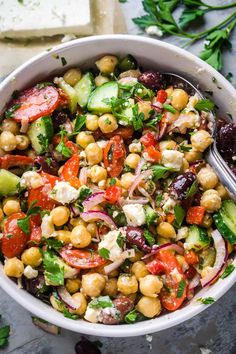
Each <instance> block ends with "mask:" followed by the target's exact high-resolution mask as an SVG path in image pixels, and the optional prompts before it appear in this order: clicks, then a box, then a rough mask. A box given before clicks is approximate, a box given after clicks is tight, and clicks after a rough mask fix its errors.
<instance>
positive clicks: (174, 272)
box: [170, 268, 183, 282]
mask: <svg viewBox="0 0 236 354" xmlns="http://www.w3.org/2000/svg"><path fill="white" fill-rule="evenodd" d="M170 275H171V276H172V277H173V279H174V281H176V282H180V281H181V280H182V278H183V275H182V274H180V273H179V271H178V269H177V268H174V269H173V270H172V271H171V272H170Z"/></svg>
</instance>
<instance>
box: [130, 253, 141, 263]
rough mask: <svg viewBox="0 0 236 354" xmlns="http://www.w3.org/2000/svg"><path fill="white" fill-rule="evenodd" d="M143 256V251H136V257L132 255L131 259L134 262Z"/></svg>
mask: <svg viewBox="0 0 236 354" xmlns="http://www.w3.org/2000/svg"><path fill="white" fill-rule="evenodd" d="M142 257H143V253H142V252H140V251H135V255H134V257H130V258H129V260H130V262H132V263H135V262H138V261H140V260H141V258H142Z"/></svg>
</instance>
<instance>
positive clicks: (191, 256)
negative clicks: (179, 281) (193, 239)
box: [184, 250, 199, 265]
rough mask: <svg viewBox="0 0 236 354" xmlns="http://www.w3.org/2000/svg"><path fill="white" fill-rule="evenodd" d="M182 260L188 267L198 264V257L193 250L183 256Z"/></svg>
mask: <svg viewBox="0 0 236 354" xmlns="http://www.w3.org/2000/svg"><path fill="white" fill-rule="evenodd" d="M184 259H185V260H186V262H187V263H188V265H194V264H197V263H198V262H199V258H198V255H197V254H196V252H194V251H193V250H190V251H188V252H186V253H185V255H184Z"/></svg>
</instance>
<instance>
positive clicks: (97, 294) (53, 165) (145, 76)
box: [0, 55, 236, 325]
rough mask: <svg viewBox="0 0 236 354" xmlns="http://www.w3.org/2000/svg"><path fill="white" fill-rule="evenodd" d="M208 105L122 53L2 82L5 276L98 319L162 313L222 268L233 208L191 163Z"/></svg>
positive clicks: (207, 139)
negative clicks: (8, 96) (6, 85)
mask: <svg viewBox="0 0 236 354" xmlns="http://www.w3.org/2000/svg"><path fill="white" fill-rule="evenodd" d="M213 108H214V104H213V103H212V102H211V101H210V100H207V99H201V98H200V97H198V96H197V95H196V94H195V95H192V94H191V93H190V92H187V91H186V90H185V89H184V88H183V87H182V86H181V85H179V84H178V83H175V84H172V85H170V84H169V83H168V82H167V81H166V80H165V76H164V75H163V74H161V73H159V72H156V71H153V70H149V71H141V69H140V68H139V66H138V63H137V61H136V59H135V58H134V57H133V56H131V55H127V56H125V57H122V58H118V57H116V56H114V55H105V56H103V57H102V58H100V59H99V60H97V61H96V62H95V65H94V67H93V68H92V69H91V70H89V71H85V72H81V70H80V69H79V68H71V69H69V70H68V71H66V72H65V73H64V75H63V76H61V77H55V78H53V79H52V80H51V81H46V82H40V83H38V84H37V85H35V86H33V87H30V88H27V89H25V90H22V91H14V92H13V94H12V100H11V101H10V102H9V103H8V105H7V108H6V110H5V112H4V113H3V114H2V120H1V126H0V129H1V134H0V155H1V156H0V195H1V208H0V218H1V224H0V226H1V240H0V245H1V253H2V262H3V270H4V273H5V274H6V276H8V277H10V278H12V280H13V281H14V280H15V281H17V282H18V284H19V286H21V287H23V288H24V289H25V290H26V291H28V292H29V293H31V294H32V295H34V296H35V297H37V298H39V299H41V300H42V301H44V302H46V303H48V304H51V306H52V307H53V308H54V309H56V310H57V311H60V312H62V313H63V314H64V316H66V317H69V318H71V319H73V320H76V319H79V318H84V319H85V320H87V321H89V322H93V323H98V322H99V323H103V324H109V325H115V324H120V323H131V324H132V323H135V322H137V321H142V320H145V319H151V318H154V317H157V316H159V315H160V314H162V313H165V312H168V311H175V310H177V309H179V308H181V306H184V305H185V304H186V303H187V302H188V301H189V300H191V299H192V298H193V296H194V295H195V294H196V292H198V290H199V289H201V288H202V287H208V286H210V285H211V284H213V283H214V282H215V281H216V280H217V279H218V278H219V277H221V278H225V277H226V276H228V275H229V274H230V273H231V272H232V271H234V265H233V264H232V257H231V255H232V253H233V251H234V247H235V246H234V245H235V243H236V221H235V220H236V205H235V204H234V202H233V201H232V200H230V198H229V196H228V193H227V190H226V189H225V188H224V186H223V185H222V184H221V183H220V181H219V179H218V177H217V175H216V173H215V172H214V170H213V169H212V168H211V166H209V165H208V164H207V163H206V161H205V160H204V151H205V150H206V149H207V148H208V147H209V146H210V145H211V143H212V142H213V138H212V136H211V132H210V129H209V128H210V126H211V123H210V122H209V120H208V118H209V115H210V111H211V110H212V109H213ZM199 301H200V302H202V303H206V304H209V303H212V302H214V299H212V298H206V299H199Z"/></svg>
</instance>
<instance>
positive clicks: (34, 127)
mask: <svg viewBox="0 0 236 354" xmlns="http://www.w3.org/2000/svg"><path fill="white" fill-rule="evenodd" d="M40 124H41V125H42V124H43V125H44V128H45V129H44V130H42V131H41V132H40V131H39V130H40V127H39V125H40ZM36 131H38V134H35V133H36ZM45 132H46V135H45ZM40 134H42V135H43V136H44V137H45V138H46V139H48V140H51V139H52V137H53V123H52V118H51V117H50V116H45V117H41V118H39V119H37V120H36V121H34V122H33V123H32V124H31V126H30V128H29V130H28V136H29V138H30V141H31V145H32V147H33V148H34V150H35V151H36V152H37V154H39V155H41V154H43V153H44V152H45V150H44V149H43V148H42V147H41V146H40V142H39V141H38V136H39V135H40ZM36 140H37V141H36Z"/></svg>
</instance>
